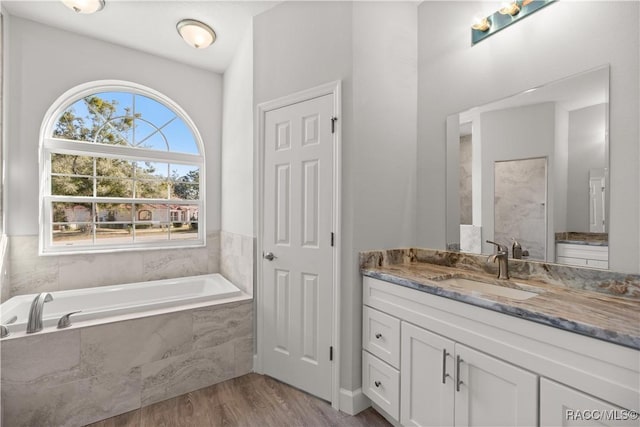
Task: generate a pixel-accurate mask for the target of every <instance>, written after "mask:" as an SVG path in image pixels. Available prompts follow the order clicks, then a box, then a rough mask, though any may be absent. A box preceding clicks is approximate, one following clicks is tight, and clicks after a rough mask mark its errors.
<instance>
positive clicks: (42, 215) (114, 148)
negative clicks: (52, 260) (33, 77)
mask: <svg viewBox="0 0 640 427" xmlns="http://www.w3.org/2000/svg"><path fill="white" fill-rule="evenodd" d="M102 92H127V93H130V94H134V95H141V96H145V97H147V98H150V99H152V100H154V101H156V102H159V103H160V104H162V105H164V106H165V107H167V108H168V109H170V110H171V111H172V112H173V113H174V114H175V115H176V116H177V117H178V118H179V119H181V120H182V121H183V122H184V124H185V125H186V126H187V127H188V128H189V130H190V131H191V132H192V134H193V137H194V140H195V143H196V147H197V149H198V152H199V154H189V153H182V152H171V151H160V150H154V149H148V148H140V147H128V146H127V147H125V146H120V145H108V144H100V143H93V142H85V141H77V140H68V139H59V138H54V137H53V130H54V127H55V125H56V122H57V120H58V118H59V117H60V115H61V114H62V113H63V112H64V111H65V110H66V109H67V108H69V107H70V106H71V105H73V104H74V103H75V102H77V101H78V100H80V99H82V98H84V97H86V96H89V95H93V94H98V93H102ZM52 154H71V155H81V156H92V157H96V158H116V159H122V160H129V161H143V162H146V161H148V162H158V163H169V164H183V165H191V166H195V167H198V168H199V182H198V186H199V193H198V195H199V197H198V199H197V200H181V199H155V198H153V199H152V198H135V197H127V198H125V197H122V198H121V197H117V198H114V197H111V198H109V197H99V196H97V195H95V197H94V196H57V195H52V194H51V177H52V175H51V155H52ZM39 161H40V168H39V170H40V179H39V183H40V185H39V192H40V209H39V225H40V227H39V254H40V255H63V254H90V253H110V252H123V251H140V250H158V249H178V248H194V247H203V246H206V223H205V219H206V214H205V207H206V203H205V199H206V188H205V183H206V170H205V150H204V143H203V141H202V137H201V135H200V132H199V131H198V129H197V127H196V126H195V123H194V122H193V120H191V118H190V117H189V116H188V115H187V113H186V112H185V111H184V110H183V109H182V108H181V107H180V106H179V105H178V104H177V103H176V102H175V101H173V100H172V99H170V98H169V97H167V96H165V95H163V94H161V93H160V92H158V91H156V90H153V89H151V88H148V87H145V86H142V85H140V84H137V83H132V82H128V81H122V80H100V81H94V82H88V83H84V84H81V85H79V86H76V87H74V88H71V89H69V90H68V91H66V92H65V93H64V94H62V95H61V96H60V97H59V98H58V99H56V101H55V102H54V103H53V104H52V105H51V107H50V108H49V110H48V111H47V113H46V114H45V116H44V119H43V122H42V125H41V127H40V153H39ZM53 202H71V203H74V202H76V203H118V204H129V205H131V206H132V218H131V219H132V223H135V222H137V221H138V220H137V217H136V215H135V211H134V210H133V206H134V205H143V204H144V205H154V204H157V205H172V206H176V205H178V206H179V205H197V206H198V229H197V238H196V239H190V240H185V239H176V240H170V239H167V240H158V241H153V242H149V241H145V242H135V240H134V239H133V238H132V242H131V243H126V244H123V243H119V244H96V243H95V238H94V239H93V240H92V243H91V244H89V245H72V246H71V245H70V246H66V245H54V244H53V228H54V227H53V223H54V221H53V215H52V203H53ZM169 219H170V217H169ZM95 221H96V220H95V217H94V218H92V224H95V223H96V222H95ZM169 222H171V221H169Z"/></svg>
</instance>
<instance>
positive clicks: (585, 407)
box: [540, 378, 640, 427]
mask: <svg viewBox="0 0 640 427" xmlns="http://www.w3.org/2000/svg"><path fill="white" fill-rule="evenodd" d="M636 410H637V408H636ZM638 425H640V421H638V418H637V412H633V413H632V412H629V411H624V410H623V409H622V408H619V407H617V406H613V405H611V404H609V403H607V402H603V401H602V400H599V399H596V398H595V397H593V396H589V395H588V394H584V393H582V392H579V391H577V390H574V389H572V388H569V387H567V386H565V385H561V384H558V383H556V382H553V381H551V380H548V379H546V378H541V379H540V426H542V427H546V426H549V427H551V426H554V427H556V426H563V427H564V426H636V427H637V426H638Z"/></svg>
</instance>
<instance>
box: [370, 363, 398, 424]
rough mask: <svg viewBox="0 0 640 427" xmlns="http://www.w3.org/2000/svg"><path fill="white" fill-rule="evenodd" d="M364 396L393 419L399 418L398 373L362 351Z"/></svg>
mask: <svg viewBox="0 0 640 427" xmlns="http://www.w3.org/2000/svg"><path fill="white" fill-rule="evenodd" d="M362 389H363V391H364V394H365V395H366V396H367V397H368V398H369V399H371V401H372V402H373V403H375V404H376V405H378V406H379V407H380V408H381V409H382V410H383V411H385V412H386V413H387V414H389V415H390V416H391V417H393V419H395V420H398V419H399V417H400V371H398V370H397V369H394V368H393V367H391V366H389V365H387V364H386V363H384V362H383V361H382V360H380V359H378V358H377V357H375V356H372V355H371V354H369V353H368V352H366V351H362Z"/></svg>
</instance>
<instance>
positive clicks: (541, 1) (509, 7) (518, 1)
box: [471, 0, 556, 45]
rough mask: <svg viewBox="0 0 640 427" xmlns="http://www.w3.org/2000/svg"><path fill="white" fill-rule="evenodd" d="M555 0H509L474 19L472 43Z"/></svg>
mask: <svg viewBox="0 0 640 427" xmlns="http://www.w3.org/2000/svg"><path fill="white" fill-rule="evenodd" d="M554 1H556V0H508V1H507V2H506V3H503V4H502V6H501V7H500V9H498V10H497V11H496V12H495V13H493V14H491V15H489V16H486V17H484V18H483V17H479V18H475V19H474V23H473V25H471V44H472V45H474V44H476V43H478V42H479V41H481V40H484V39H485V38H487V37H489V36H490V35H492V34H494V33H497V32H498V31H500V30H502V29H503V28H506V27H508V26H509V25H511V24H513V23H514V22H516V21H517V20H519V19H522V18H524V17H525V16H528V15H530V14H532V13H533V12H536V11H537V10H539V9H541V8H543V7H545V6H547V5H548V4H550V3H553V2H554Z"/></svg>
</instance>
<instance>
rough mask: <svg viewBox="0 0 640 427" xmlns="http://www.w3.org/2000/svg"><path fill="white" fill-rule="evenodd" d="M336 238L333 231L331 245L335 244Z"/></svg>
mask: <svg viewBox="0 0 640 427" xmlns="http://www.w3.org/2000/svg"><path fill="white" fill-rule="evenodd" d="M334 238H335V234H333V232H331V246H333V243H334Z"/></svg>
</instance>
